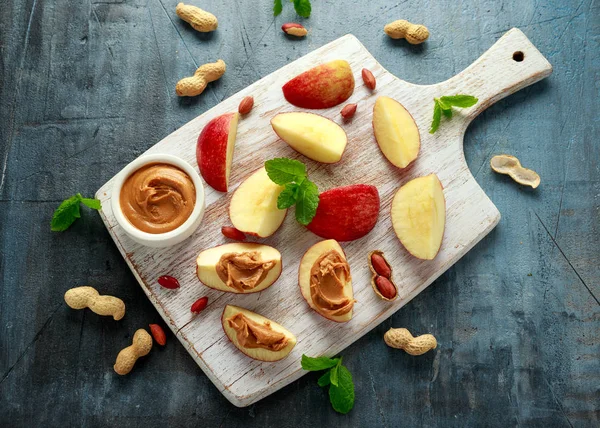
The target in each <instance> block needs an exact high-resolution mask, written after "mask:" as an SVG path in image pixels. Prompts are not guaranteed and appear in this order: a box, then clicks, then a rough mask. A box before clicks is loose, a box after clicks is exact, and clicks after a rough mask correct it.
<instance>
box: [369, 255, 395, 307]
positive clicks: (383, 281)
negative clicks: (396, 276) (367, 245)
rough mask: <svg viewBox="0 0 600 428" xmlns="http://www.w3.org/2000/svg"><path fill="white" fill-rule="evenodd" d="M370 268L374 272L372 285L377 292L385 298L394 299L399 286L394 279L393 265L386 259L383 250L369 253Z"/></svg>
mask: <svg viewBox="0 0 600 428" xmlns="http://www.w3.org/2000/svg"><path fill="white" fill-rule="evenodd" d="M369 269H371V272H372V273H373V277H372V278H371V286H372V287H373V291H375V294H377V296H379V297H380V298H382V299H383V300H387V301H392V300H395V299H396V297H398V287H397V286H396V284H394V281H393V279H392V267H391V266H390V264H389V263H388V262H387V260H386V259H385V256H384V254H383V251H379V250H375V251H371V252H370V253H369Z"/></svg>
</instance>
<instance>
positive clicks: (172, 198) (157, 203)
mask: <svg viewBox="0 0 600 428" xmlns="http://www.w3.org/2000/svg"><path fill="white" fill-rule="evenodd" d="M119 202H120V204H121V211H122V212H123V215H124V216H125V218H127V220H129V222H130V223H131V224H132V225H133V226H135V227H136V228H137V229H139V230H141V231H142V232H147V233H165V232H170V231H171V230H174V229H176V228H178V227H179V226H181V225H182V224H183V223H185V221H186V220H187V219H188V218H189V216H190V215H191V214H192V211H193V210H194V205H195V204H196V187H195V186H194V183H193V182H192V179H191V178H190V176H189V175H188V174H186V173H185V172H184V171H182V170H181V169H179V168H177V167H176V166H173V165H169V164H164V163H155V164H150V165H146V166H143V167H142V168H140V169H138V170H137V171H135V172H134V173H133V174H131V175H130V176H129V177H127V179H126V180H125V182H124V183H123V186H122V187H121V194H120V195H119Z"/></svg>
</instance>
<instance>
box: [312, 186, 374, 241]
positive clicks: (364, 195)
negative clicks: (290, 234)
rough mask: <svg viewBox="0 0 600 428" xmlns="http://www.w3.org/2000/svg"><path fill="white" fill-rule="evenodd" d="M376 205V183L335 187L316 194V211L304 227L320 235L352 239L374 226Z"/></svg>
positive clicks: (327, 237)
mask: <svg viewBox="0 0 600 428" xmlns="http://www.w3.org/2000/svg"><path fill="white" fill-rule="evenodd" d="M379 206H380V201H379V192H378V191H377V188H376V187H375V186H370V185H367V184H353V185H350V186H344V187H336V188H335V189H331V190H327V191H326V192H323V193H321V194H320V195H319V206H318V207H317V213H316V214H315V216H314V218H313V219H312V221H311V222H310V223H309V224H308V226H306V227H307V229H308V230H310V231H311V232H312V233H314V234H315V235H318V236H320V237H322V238H326V239H335V240H336V241H353V240H355V239H359V238H362V237H363V236H365V235H366V234H367V233H369V232H370V231H371V230H372V229H373V228H374V227H375V225H376V224H377V219H378V218H379Z"/></svg>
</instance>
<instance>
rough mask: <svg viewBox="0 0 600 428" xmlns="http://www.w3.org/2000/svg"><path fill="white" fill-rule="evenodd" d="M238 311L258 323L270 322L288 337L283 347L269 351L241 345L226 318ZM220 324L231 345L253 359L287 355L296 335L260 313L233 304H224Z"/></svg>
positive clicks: (274, 359)
mask: <svg viewBox="0 0 600 428" xmlns="http://www.w3.org/2000/svg"><path fill="white" fill-rule="evenodd" d="M238 313H242V314H243V315H244V316H246V317H247V318H249V319H250V320H251V321H254V322H257V323H259V324H263V323H264V322H265V321H268V322H269V324H270V327H271V328H272V329H273V330H274V331H276V332H278V333H282V334H284V335H285V336H286V338H287V339H288V342H287V345H286V346H285V347H284V348H283V349H280V350H279V351H271V350H269V349H265V348H245V347H243V346H242V345H241V344H240V343H239V341H238V339H237V333H236V331H235V329H234V328H233V327H231V326H230V325H229V322H228V321H227V319H228V318H231V317H233V316H235V315H237V314H238ZM221 325H222V326H223V331H224V332H225V335H226V336H227V338H228V339H229V340H230V341H231V343H233V345H234V346H235V347H236V348H238V349H239V350H240V351H242V352H243V353H244V354H246V355H247V356H249V357H250V358H254V359H255V360H259V361H279V360H281V359H283V358H285V357H287V356H288V355H289V353H290V352H291V351H292V349H294V346H296V336H294V335H293V334H292V333H291V332H290V331H289V330H288V329H286V328H285V327H283V326H281V325H279V324H277V323H276V322H274V321H271V320H269V319H268V318H265V317H264V316H262V315H259V314H257V313H255V312H252V311H249V310H247V309H244V308H240V307H238V306H233V305H227V306H225V309H224V310H223V315H221Z"/></svg>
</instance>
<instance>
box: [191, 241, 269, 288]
mask: <svg viewBox="0 0 600 428" xmlns="http://www.w3.org/2000/svg"><path fill="white" fill-rule="evenodd" d="M232 255H235V256H237V257H235V258H234V259H233V260H229V263H223V264H219V262H220V261H221V259H222V257H223V256H225V257H227V256H232ZM225 260H227V259H225ZM239 260H242V261H243V262H244V264H243V265H240V264H239ZM233 262H238V264H235V263H233ZM224 268H225V270H224ZM219 272H220V273H221V274H219ZM196 274H197V275H198V279H199V280H200V282H202V284H204V285H206V286H207V287H210V288H214V289H215V290H220V291H226V292H230V293H236V294H249V293H257V292H259V291H263V290H265V289H266V288H268V287H270V286H271V285H272V284H273V283H274V282H275V281H277V279H278V278H279V275H281V254H280V253H279V251H277V250H276V249H275V248H273V247H269V246H268V245H262V244H254V243H241V242H235V243H231V244H224V245H219V246H217V247H213V248H209V249H208V250H204V251H202V252H201V253H200V254H199V255H198V258H197V259H196ZM228 274H230V275H235V279H236V282H235V286H233V285H228V284H227V278H228ZM240 281H243V282H244V284H245V285H244V286H241V285H240ZM253 282H257V283H256V284H252V283H253Z"/></svg>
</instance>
